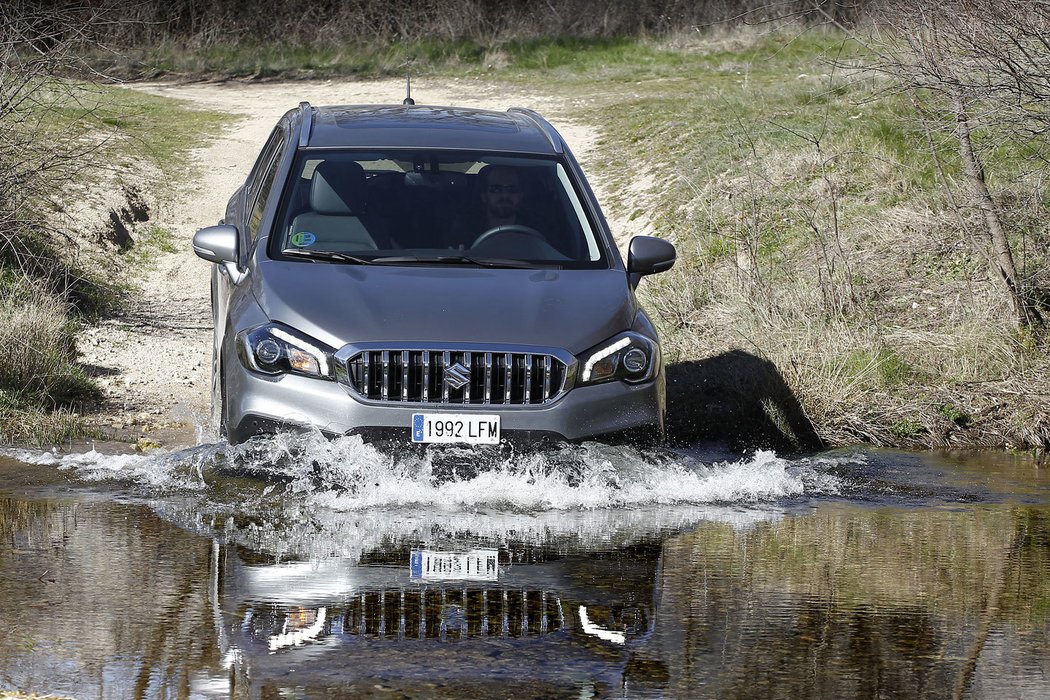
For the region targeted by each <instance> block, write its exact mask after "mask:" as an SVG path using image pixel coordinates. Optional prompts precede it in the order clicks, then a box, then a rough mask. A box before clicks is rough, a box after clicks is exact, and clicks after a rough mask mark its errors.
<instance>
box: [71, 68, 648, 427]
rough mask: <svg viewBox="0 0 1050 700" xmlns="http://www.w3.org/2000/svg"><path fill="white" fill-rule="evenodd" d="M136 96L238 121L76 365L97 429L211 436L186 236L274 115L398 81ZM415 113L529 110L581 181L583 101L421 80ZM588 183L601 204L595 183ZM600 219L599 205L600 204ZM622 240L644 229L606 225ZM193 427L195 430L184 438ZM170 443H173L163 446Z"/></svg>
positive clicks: (588, 141)
mask: <svg viewBox="0 0 1050 700" xmlns="http://www.w3.org/2000/svg"><path fill="white" fill-rule="evenodd" d="M135 87H136V89H140V90H144V91H148V92H151V93H155V94H158V95H165V96H168V97H174V98H178V99H181V100H185V101H187V102H188V103H190V104H191V105H193V106H197V107H200V108H206V109H213V110H222V111H227V112H231V113H234V114H237V115H240V116H242V117H243V119H241V120H239V121H237V122H236V123H234V124H233V125H232V126H230V127H227V128H226V130H225V131H224V132H223V133H222V134H220V135H219V136H218V138H216V139H215V140H213V141H211V142H210V144H209V145H208V146H207V147H205V148H202V149H199V150H198V151H196V152H195V153H194V154H193V157H194V160H195V161H196V163H197V165H198V176H197V177H196V179H195V180H194V181H192V182H189V183H184V184H182V185H180V186H178V188H177V189H176V191H174V192H169V193H165V192H158V193H154V197H153V199H154V200H155V201H156V210H155V215H154V219H153V223H154V224H156V225H158V226H160V227H163V228H164V229H167V230H169V231H171V232H173V233H174V236H175V239H176V240H175V243H176V246H177V252H174V253H162V254H160V256H159V259H158V260H157V261H156V265H155V266H154V267H153V269H151V270H149V271H148V272H146V273H145V274H144V275H143V277H142V279H141V280H140V281H141V294H140V295H139V297H138V298H136V299H134V300H133V303H132V308H131V310H130V313H129V315H128V316H126V317H124V318H121V319H117V320H114V321H110V322H107V323H104V324H102V325H101V326H98V327H95V328H89V329H87V330H86V331H85V332H84V333H83V334H82V336H81V338H80V343H79V347H80V350H81V353H82V359H83V361H84V362H86V363H87V364H89V365H92V366H94V367H96V368H98V371H99V372H100V373H101V375H102V379H101V382H102V384H103V388H104V389H105V391H106V394H107V397H108V405H109V407H110V408H109V410H108V411H107V412H106V413H105V414H104V415H103V416H102V422H103V424H104V425H106V426H107V427H110V428H114V429H118V430H121V431H123V432H124V433H125V434H126V435H130V436H131V437H134V436H135V434H136V433H139V434H145V435H151V434H155V433H157V432H158V431H159V432H161V433H165V432H166V433H167V434H172V432H173V431H172V429H174V434H180V433H181V437H179V438H176V439H177V440H180V441H186V440H192V439H197V440H203V439H209V438H210V437H212V434H211V430H212V427H211V426H210V421H209V419H208V415H209V404H210V383H211V378H210V375H211V318H210V311H209V301H208V294H209V292H208V289H209V274H210V271H209V270H210V268H209V264H208V263H206V262H204V261H203V260H200V259H199V258H197V257H196V256H194V254H193V252H192V250H191V247H190V239H191V238H192V236H193V233H194V232H195V231H196V230H197V229H199V228H201V227H203V226H210V225H212V224H215V223H216V222H218V221H219V219H221V218H222V215H223V213H224V211H225V208H226V202H227V200H228V198H229V196H230V195H231V194H232V193H233V191H234V190H235V189H236V187H237V186H238V184H239V183H240V182H241V181H242V180H243V179H244V177H245V176H246V175H247V173H248V170H249V169H250V168H251V165H252V163H253V162H254V159H255V157H256V155H257V154H258V151H259V149H260V147H261V146H262V144H263V142H264V141H265V140H266V137H267V136H268V135H269V132H270V130H271V129H272V128H273V126H274V124H275V123H276V122H277V120H278V118H279V117H280V116H281V115H282V114H283V113H284V112H286V111H287V110H289V109H291V108H294V107H295V106H296V105H298V103H299V102H300V101H302V100H307V101H309V102H311V103H313V104H319V105H321V104H381V103H398V102H400V101H401V99H402V98H403V97H404V82H403V81H402V80H381V81H368V82H349V81H346V82H343V81H340V82H335V81H327V82H295V83H269V84H257V83H249V84H244V83H225V84H193V85H171V84H141V85H137V86H135ZM413 97H414V98H415V99H416V101H417V103H419V104H442V105H456V106H464V107H481V108H486V109H499V110H503V109H506V108H508V107H512V106H524V107H530V108H532V109H535V110H537V111H539V112H540V113H542V114H544V115H545V116H547V117H548V118H549V119H550V120H551V121H552V123H554V125H555V126H556V127H557V128H558V129H559V131H561V133H562V134H563V135H564V137H565V139H566V140H567V141H568V143H569V146H570V147H571V148H572V149H573V151H574V152H575V154H576V155H577V157H578V158H579V159H580V160H581V161H582V162H583V164H584V167H585V168H586V169H587V170H588V171H589V172H591V173H595V172H596V171H597V170H600V168H596V167H595V164H594V163H593V162H590V161H591V160H592V158H593V154H594V150H595V149H594V146H595V142H596V138H597V131H596V129H595V128H594V127H592V126H589V125H587V124H585V123H584V122H583V120H582V119H581V118H580V117H581V116H585V115H586V114H587V109H586V104H587V103H586V100H585V99H572V100H571V101H568V100H566V99H565V98H562V97H558V98H555V97H550V96H544V95H537V94H530V93H525V92H521V91H520V90H518V91H516V90H513V89H506V88H504V87H498V88H497V87H496V86H493V85H491V84H488V83H484V82H481V81H476V80H465V79H464V80H455V79H453V80H449V79H445V80H440V81H438V80H424V81H418V82H416V83H415V84H414V85H413ZM592 184H593V185H594V186H595V188H596V190H597V191H598V196H599V199H601V200H602V201H603V203H606V201H607V199H608V196H607V194H608V193H606V192H604V191H603V188H602V182H601V180H600V179H597V180H595V178H594V177H593V175H592ZM606 213H607V214H608V207H606ZM610 224H611V225H612V226H613V229H614V231H616V232H617V235H618V237H619V238H620V239H621V240H622V239H624V238H625V237H627V236H629V235H630V234H633V233H639V232H642V230H643V228H644V227H645V223H644V222H642V221H639V220H635V221H632V222H627V221H619V220H611V221H610ZM194 427H196V428H197V430H196V431H193V430H189V429H190V428H194ZM168 439H171V438H168Z"/></svg>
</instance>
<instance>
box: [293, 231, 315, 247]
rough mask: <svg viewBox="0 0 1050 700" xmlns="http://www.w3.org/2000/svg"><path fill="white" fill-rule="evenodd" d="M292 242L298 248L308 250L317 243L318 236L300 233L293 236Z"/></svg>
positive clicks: (304, 232)
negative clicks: (307, 248)
mask: <svg viewBox="0 0 1050 700" xmlns="http://www.w3.org/2000/svg"><path fill="white" fill-rule="evenodd" d="M291 242H292V245H294V246H296V247H298V248H306V247H307V246H312V245H313V244H314V243H316V242H317V236H315V235H314V234H312V233H307V232H306V231H299V232H298V233H293V234H292V238H291Z"/></svg>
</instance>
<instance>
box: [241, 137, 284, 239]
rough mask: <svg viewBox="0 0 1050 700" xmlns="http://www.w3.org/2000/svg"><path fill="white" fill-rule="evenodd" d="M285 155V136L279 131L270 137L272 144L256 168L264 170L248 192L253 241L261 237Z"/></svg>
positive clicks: (249, 225)
mask: <svg viewBox="0 0 1050 700" xmlns="http://www.w3.org/2000/svg"><path fill="white" fill-rule="evenodd" d="M283 154H284V136H283V134H281V132H279V131H277V132H275V133H274V134H273V136H271V137H270V142H269V143H267V144H266V148H265V149H263V153H262V155H261V156H260V157H259V163H258V164H257V166H256V167H257V168H258V167H259V166H261V168H262V169H261V171H259V172H257V173H256V177H255V178H254V179H253V180H252V187H251V190H249V192H248V216H247V219H248V233H249V236H250V237H251V239H252V240H255V239H256V238H258V237H259V226H260V225H261V224H262V217H263V212H264V211H266V203H267V201H269V198H270V192H271V191H272V190H273V181H274V178H276V177H277V168H278V166H279V165H280V163H281V156H282V155H283Z"/></svg>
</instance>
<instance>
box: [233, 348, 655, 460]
mask: <svg viewBox="0 0 1050 700" xmlns="http://www.w3.org/2000/svg"><path fill="white" fill-rule="evenodd" d="M228 367H229V370H228V372H227V375H226V391H227V393H226V395H227V414H226V420H227V433H228V435H229V438H230V441H231V442H243V441H244V440H247V439H248V438H249V437H251V436H252V435H255V434H260V433H271V432H274V431H275V430H276V429H280V428H291V429H294V428H297V427H311V426H312V427H314V428H317V429H319V430H321V431H322V432H324V433H326V434H329V435H334V436H338V435H345V434H349V433H355V432H365V431H369V432H371V431H375V430H377V429H378V430H379V431H380V432H382V431H383V430H384V429H389V430H390V432H392V433H398V432H400V431H404V434H405V439H406V440H407V439H408V432H409V428H410V426H411V424H412V414H413V413H422V412H425V413H468V412H476V413H486V414H498V415H499V416H500V420H501V424H502V427H501V432H502V433H503V434H504V435H505V436H508V437H512V436H514V435H515V434H536V435H544V436H549V437H554V438H558V439H562V440H567V441H577V440H583V439H587V438H593V437H597V436H600V435H606V434H610V433H621V432H631V431H634V430H638V429H652V430H653V431H654V432H655V433H656V434H658V435H659V434H662V432H663V420H664V407H665V396H664V378H663V374H662V373H661V374H659V375H658V376H657V377H656V378H655V379H654V380H653V381H651V382H647V383H645V384H639V385H632V384H627V383H624V382H609V383H607V384H597V385H593V386H584V387H576V388H574V389H572V390H571V391H569V392H568V393H567V394H566V395H565V396H563V397H561V398H560V399H558V400H557V401H555V402H553V403H551V404H549V405H542V406H528V407H526V406H513V407H511V406H502V405H499V404H489V405H479V404H471V405H463V404H405V405H401V404H398V403H389V402H388V403H379V402H367V403H366V402H364V401H362V400H360V399H358V398H357V397H355V396H353V395H351V393H350V391H349V390H348V389H347V388H345V387H344V386H343V385H342V384H339V383H337V382H330V381H324V380H318V379H311V378H308V377H300V376H296V375H290V374H288V375H281V376H279V377H267V376H261V375H257V374H254V373H252V372H249V371H248V370H246V369H245V368H244V367H243V366H241V365H240V363H236V362H234V363H230V365H228Z"/></svg>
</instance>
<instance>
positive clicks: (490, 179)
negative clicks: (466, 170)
mask: <svg viewBox="0 0 1050 700" xmlns="http://www.w3.org/2000/svg"><path fill="white" fill-rule="evenodd" d="M478 176H479V177H480V178H481V202H482V204H484V205H485V221H486V224H485V227H484V228H483V229H482V230H481V231H478V234H479V235H480V234H481V233H483V232H484V231H488V230H489V229H491V228H495V227H496V226H507V225H508V224H518V223H521V222H520V221H518V209H519V208H520V207H521V199H522V191H521V179H520V178H519V177H518V171H517V170H515V169H514V168H510V167H507V166H505V165H489V166H486V167H485V168H482V169H481V172H480V173H478Z"/></svg>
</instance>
